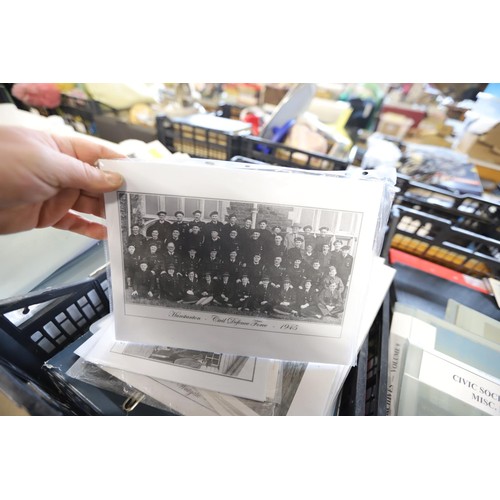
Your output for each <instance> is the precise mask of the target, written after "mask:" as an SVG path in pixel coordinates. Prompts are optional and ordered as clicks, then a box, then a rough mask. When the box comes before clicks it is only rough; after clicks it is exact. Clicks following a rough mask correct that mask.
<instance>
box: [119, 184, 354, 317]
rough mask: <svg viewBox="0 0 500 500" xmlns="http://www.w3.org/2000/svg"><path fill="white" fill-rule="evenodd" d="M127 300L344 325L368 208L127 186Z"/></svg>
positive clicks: (123, 197)
mask: <svg viewBox="0 0 500 500" xmlns="http://www.w3.org/2000/svg"><path fill="white" fill-rule="evenodd" d="M119 209H120V223H121V233H122V234H121V236H122V247H123V276H124V281H125V283H124V286H125V301H126V303H135V304H142V305H149V306H157V307H165V308H170V309H191V310H200V311H201V310H203V311H206V312H213V313H217V314H221V313H222V314H231V315H245V316H256V317H266V318H275V319H282V320H287V321H289V320H293V321H307V322H322V323H334V324H341V322H342V317H343V312H344V306H345V303H346V300H347V295H348V291H349V280H350V277H351V272H352V268H353V262H354V256H355V253H356V245H357V243H358V237H359V231H360V225H361V214H360V213H358V212H350V211H341V210H322V209H318V208H309V207H299V206H285V205H271V204H268V203H265V204H263V203H249V202H243V201H237V200H216V199H207V198H192V197H189V198H188V197H179V196H166V195H153V194H142V193H130V192H122V193H119Z"/></svg>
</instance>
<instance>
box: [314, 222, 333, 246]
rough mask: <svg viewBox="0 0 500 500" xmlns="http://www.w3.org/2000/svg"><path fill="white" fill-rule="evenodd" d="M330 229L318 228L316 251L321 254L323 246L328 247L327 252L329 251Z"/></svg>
mask: <svg viewBox="0 0 500 500" xmlns="http://www.w3.org/2000/svg"><path fill="white" fill-rule="evenodd" d="M329 230H330V229H329V228H328V227H326V226H323V227H320V228H319V235H318V236H316V250H317V251H318V252H321V251H322V250H323V246H324V245H328V250H330V245H331V242H332V237H331V236H330V235H329V234H328V231H329Z"/></svg>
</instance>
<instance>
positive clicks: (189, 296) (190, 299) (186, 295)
mask: <svg viewBox="0 0 500 500" xmlns="http://www.w3.org/2000/svg"><path fill="white" fill-rule="evenodd" d="M182 292H183V294H182V297H181V298H180V299H179V300H178V301H177V302H182V303H184V304H196V302H198V300H200V287H199V285H198V279H197V278H196V276H195V275H194V271H189V272H188V274H187V276H186V277H185V278H184V280H183V283H182Z"/></svg>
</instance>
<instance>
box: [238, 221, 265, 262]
mask: <svg viewBox="0 0 500 500" xmlns="http://www.w3.org/2000/svg"><path fill="white" fill-rule="evenodd" d="M263 248H264V247H263V244H262V240H261V239H260V231H259V230H258V229H254V230H253V232H252V237H251V238H250V239H249V240H248V241H247V243H246V246H244V247H243V252H244V258H245V262H247V263H248V262H251V260H252V259H253V256H254V255H255V254H261V255H262V254H263Z"/></svg>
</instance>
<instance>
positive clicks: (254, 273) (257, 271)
mask: <svg viewBox="0 0 500 500" xmlns="http://www.w3.org/2000/svg"><path fill="white" fill-rule="evenodd" d="M263 269H264V264H263V263H262V259H261V256H260V254H258V253H257V254H255V255H254V256H253V260H252V262H250V263H249V264H247V265H246V267H245V270H246V274H247V275H248V279H249V280H250V283H253V284H254V285H256V284H257V283H259V282H260V281H261V278H262V271H263Z"/></svg>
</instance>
